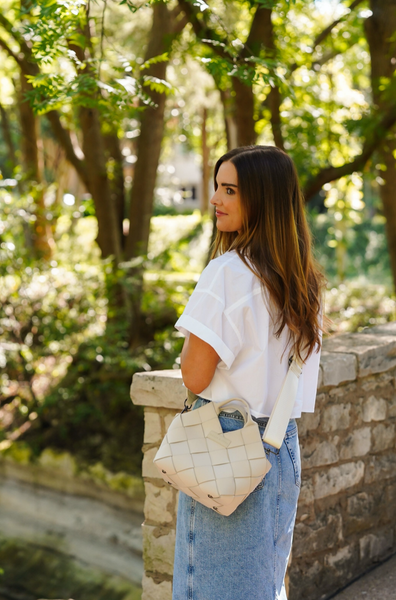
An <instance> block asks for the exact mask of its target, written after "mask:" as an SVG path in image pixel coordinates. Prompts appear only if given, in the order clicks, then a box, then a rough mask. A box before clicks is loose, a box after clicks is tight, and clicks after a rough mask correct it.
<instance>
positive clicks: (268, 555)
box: [172, 398, 301, 600]
mask: <svg viewBox="0 0 396 600" xmlns="http://www.w3.org/2000/svg"><path fill="white" fill-rule="evenodd" d="M207 402H209V400H204V399H202V398H199V399H198V400H197V402H196V403H195V405H194V409H196V408H199V407H200V406H202V405H203V404H205V403H207ZM219 419H220V423H221V426H222V428H223V431H225V432H226V431H234V430H235V429H241V428H242V427H243V425H244V421H243V417H242V415H241V413H240V412H239V411H235V412H233V413H226V412H221V413H220V415H219ZM256 421H257V423H258V424H259V427H260V432H261V435H262V434H263V433H264V430H265V425H266V424H267V422H268V419H256ZM264 446H265V448H266V449H267V450H271V452H267V457H268V460H269V461H270V462H271V469H270V471H269V472H268V473H267V475H266V476H265V478H264V479H263V481H262V482H261V483H260V484H259V485H258V486H257V488H256V489H255V490H254V491H253V492H252V493H251V494H250V496H248V497H247V498H246V500H245V501H244V502H242V504H240V505H239V506H238V508H237V509H236V511H235V512H234V513H232V514H231V515H230V516H229V517H225V516H223V515H219V514H217V513H216V512H215V511H213V510H211V509H210V508H207V507H206V506H203V505H202V504H200V503H199V502H197V501H196V500H193V499H192V498H190V497H189V496H186V495H185V494H183V493H182V492H180V494H179V505H178V513H177V527H176V548H175V562H174V573H173V596H172V600H287V597H286V591H285V586H284V578H285V573H286V567H287V562H288V558H289V554H290V550H291V545H292V539H293V529H294V523H295V518H296V511H297V501H298V495H299V491H300V482H301V463H300V450H299V444H298V433H297V424H296V421H295V420H294V419H291V420H290V422H289V425H288V428H287V432H286V436H285V440H284V442H283V444H282V446H281V448H280V450H275V449H274V448H273V447H272V446H268V445H267V444H264Z"/></svg>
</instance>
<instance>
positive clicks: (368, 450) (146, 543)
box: [131, 323, 396, 600]
mask: <svg viewBox="0 0 396 600" xmlns="http://www.w3.org/2000/svg"><path fill="white" fill-rule="evenodd" d="M131 395H132V401H133V402H134V403H135V404H140V405H143V406H144V407H145V437H144V446H143V451H144V460H143V477H144V481H145V490H146V500H145V508H144V512H145V522H144V524H143V557H144V567H145V574H144V578H143V596H142V600H171V584H172V566H173V565H172V563H173V551H174V540H175V525H176V505H177V495H176V493H175V491H174V490H173V489H170V488H169V487H168V486H167V485H166V484H165V483H164V482H163V481H162V479H160V478H158V477H157V470H156V468H155V467H154V465H153V464H152V460H153V457H154V455H155V452H156V449H157V448H158V446H159V443H160V441H161V440H162V437H163V436H164V434H165V431H166V429H167V427H168V425H169V423H170V421H171V420H172V418H173V416H174V415H175V414H176V412H178V411H180V408H181V406H182V404H183V401H184V397H185V394H184V390H183V387H182V383H181V376H180V371H158V372H152V373H138V374H136V375H135V376H134V379H133V384H132V388H131ZM395 424H396V323H391V324H388V325H384V326H380V327H376V328H373V329H370V330H366V331H364V332H362V333H359V334H347V335H341V336H338V337H334V338H330V339H328V340H326V341H325V342H324V347H323V352H322V358H321V366H320V376H319V384H318V396H317V405H316V411H315V413H313V414H305V415H303V417H302V418H301V419H300V420H299V433H300V444H301V456H302V468H303V477H302V488H301V495H300V502H299V509H298V515H297V521H296V529H295V536H294V544H293V550H292V561H291V565H290V568H289V577H290V593H289V599H290V600H319V599H324V598H327V597H329V596H330V595H331V594H332V593H334V592H335V591H337V590H338V589H340V588H342V587H343V586H345V585H346V584H347V583H348V582H350V581H352V580H353V579H355V578H356V577H357V576H358V575H360V574H361V573H363V572H364V571H366V570H368V569H369V568H370V567H371V566H372V565H373V564H374V563H375V562H378V561H381V560H383V559H385V558H386V557H387V556H389V555H390V554H392V553H393V552H395V551H396V446H395Z"/></svg>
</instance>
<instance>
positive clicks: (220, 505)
mask: <svg viewBox="0 0 396 600" xmlns="http://www.w3.org/2000/svg"><path fill="white" fill-rule="evenodd" d="M231 403H232V405H234V404H235V408H236V409H238V410H240V411H241V412H243V414H244V417H245V425H244V427H243V428H242V429H238V430H236V431H230V432H227V433H223V431H222V428H221V425H220V421H219V416H218V415H219V413H220V412H221V410H222V409H223V407H225V406H226V405H230V404H231ZM241 405H242V406H241ZM154 464H155V465H156V466H157V468H158V470H159V472H160V474H161V476H162V477H163V479H164V480H165V481H166V482H167V483H169V484H171V485H173V486H174V487H176V488H177V489H178V490H181V491H182V492H184V493H185V494H187V495H188V496H191V498H194V499H195V500H198V501H199V502H200V503H201V504H204V505H205V506H207V507H209V508H212V509H213V510H215V511H216V512H218V513H220V514H221V515H225V516H228V515H230V514H231V513H233V512H234V510H235V509H236V508H237V507H238V506H239V505H240V504H241V502H243V500H245V498H246V497H247V496H248V495H249V494H250V493H251V492H252V491H253V490H254V489H255V488H256V487H257V486H258V484H259V483H260V481H261V480H262V479H263V477H264V476H265V475H266V474H267V473H268V471H269V470H270V468H271V464H270V462H269V461H268V460H267V458H266V456H265V451H264V446H263V441H262V439H261V435H260V431H259V428H258V425H257V423H255V422H254V421H253V419H252V417H251V415H250V409H249V405H248V403H247V402H245V400H241V399H239V398H238V399H232V400H225V401H224V402H210V403H209V404H205V405H204V406H201V408H198V409H197V410H192V411H190V412H185V413H182V414H179V415H176V417H175V418H174V419H173V421H172V423H171V424H170V426H169V429H168V431H167V434H166V436H165V438H164V439H163V441H162V444H161V446H160V448H159V450H158V452H157V454H156V456H155V458H154Z"/></svg>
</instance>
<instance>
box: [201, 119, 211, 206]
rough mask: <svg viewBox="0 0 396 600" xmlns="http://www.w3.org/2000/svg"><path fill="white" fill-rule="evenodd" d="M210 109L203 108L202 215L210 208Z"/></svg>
mask: <svg viewBox="0 0 396 600" xmlns="http://www.w3.org/2000/svg"><path fill="white" fill-rule="evenodd" d="M207 120H208V109H207V108H203V109H202V194H201V215H206V213H207V212H208V209H209V147H208V140H207V130H206V123H207Z"/></svg>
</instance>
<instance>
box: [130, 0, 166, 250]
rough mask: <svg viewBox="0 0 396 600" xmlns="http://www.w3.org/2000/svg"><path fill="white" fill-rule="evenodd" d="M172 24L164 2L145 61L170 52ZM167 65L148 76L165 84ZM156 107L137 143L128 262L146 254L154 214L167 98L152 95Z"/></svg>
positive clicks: (146, 114)
mask: <svg viewBox="0 0 396 600" xmlns="http://www.w3.org/2000/svg"><path fill="white" fill-rule="evenodd" d="M171 32H172V22H171V17H170V13H169V9H168V7H167V5H166V4H165V3H163V2H160V3H158V4H154V6H153V24H152V28H151V33H150V40H149V44H148V47H147V51H146V56H145V61H147V60H149V59H150V58H153V57H154V56H159V55H161V54H164V53H165V52H167V51H168V50H169V48H170V44H171ZM167 66H168V61H164V62H159V63H157V64H153V65H151V66H150V67H149V68H148V69H147V71H146V74H147V75H150V76H152V77H157V78H158V79H162V80H164V79H165V77H166V69H167ZM149 95H150V97H151V99H152V100H153V102H155V104H156V107H155V108H152V107H147V108H145V109H144V111H143V112H142V116H141V121H140V136H139V139H138V142H137V161H136V163H135V171H134V177H133V182H132V189H131V204H130V212H129V220H130V225H129V234H128V238H127V240H126V244H125V256H126V258H127V259H130V258H133V257H136V256H140V255H142V254H143V255H144V254H146V253H147V246H148V239H149V234H150V219H151V215H152V212H153V200H154V188H155V182H156V178H157V167H158V162H159V157H160V152H161V143H162V137H163V131H164V112H165V101H166V96H165V94H164V93H159V92H156V91H150V92H149Z"/></svg>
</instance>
